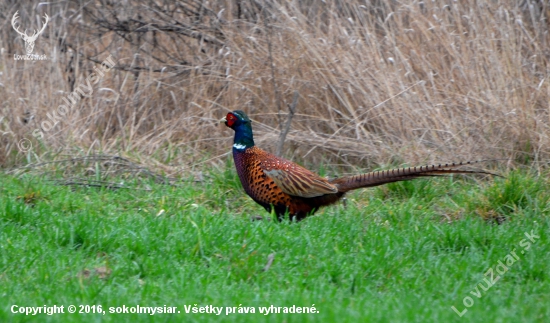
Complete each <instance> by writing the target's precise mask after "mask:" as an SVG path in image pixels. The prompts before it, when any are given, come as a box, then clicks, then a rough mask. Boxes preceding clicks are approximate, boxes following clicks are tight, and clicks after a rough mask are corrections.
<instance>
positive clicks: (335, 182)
mask: <svg viewBox="0 0 550 323" xmlns="http://www.w3.org/2000/svg"><path fill="white" fill-rule="evenodd" d="M220 122H225V125H226V126H228V127H229V128H231V129H233V130H235V139H234V143H233V159H234V161H235V167H236V168H237V173H238V174H239V178H240V180H241V183H242V185H243V188H244V190H245V191H246V194H248V196H250V197H251V198H252V199H253V200H254V201H256V203H258V204H260V205H261V206H263V207H264V208H265V209H266V210H267V211H268V212H271V210H272V208H273V209H274V211H275V214H277V217H278V219H279V220H281V219H282V218H283V216H284V215H285V213H286V212H288V214H289V216H290V218H291V219H295V220H297V221H299V220H302V219H304V218H305V217H306V216H308V215H311V214H313V213H315V211H317V210H318V209H319V207H321V206H325V205H329V204H332V203H335V202H336V201H338V200H339V199H340V198H342V196H344V194H345V193H346V192H348V191H351V190H354V189H358V188H362V187H372V186H378V185H382V184H386V183H391V182H398V181H406V180H411V179H415V178H418V177H424V176H436V175H442V174H451V173H456V174H465V173H480V174H490V173H487V172H483V171H469V170H460V169H457V168H459V167H460V166H464V165H470V164H473V163H475V162H463V163H451V164H444V165H442V164H439V165H428V166H418V167H408V168H396V169H390V170H384V171H376V172H371V173H366V174H360V175H355V176H346V177H340V178H335V179H331V180H328V179H325V178H323V177H320V176H319V175H317V174H315V173H313V172H311V171H309V170H307V169H305V168H304V167H302V166H300V165H298V164H295V163H293V162H291V161H289V160H286V159H284V158H281V157H278V156H275V155H273V154H270V153H268V152H266V151H264V150H262V149H261V148H258V147H256V146H255V145H254V138H253V135H252V126H251V121H250V119H249V118H248V116H247V115H246V114H245V113H244V112H243V111H240V110H236V111H233V112H230V113H228V114H227V116H226V117H225V118H223V119H222V120H220ZM490 175H493V174H490Z"/></svg>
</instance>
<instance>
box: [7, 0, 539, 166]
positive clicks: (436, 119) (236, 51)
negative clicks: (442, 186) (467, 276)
mask: <svg viewBox="0 0 550 323" xmlns="http://www.w3.org/2000/svg"><path fill="white" fill-rule="evenodd" d="M100 2H101V3H100ZM31 3H32V2H31V1H23V2H18V3H17V4H15V5H8V4H3V5H0V6H2V10H1V12H2V13H1V14H0V15H3V16H4V17H3V18H4V19H3V20H4V23H3V24H2V28H1V37H0V41H1V43H0V45H1V47H2V56H1V61H0V64H1V72H2V74H1V75H0V83H1V85H0V95H1V96H2V98H3V100H2V101H3V102H2V106H1V108H0V134H2V136H1V140H0V149H1V150H2V151H3V153H1V154H0V165H4V166H8V165H13V164H20V163H25V162H40V161H44V160H49V159H54V158H58V156H65V155H73V156H74V155H77V156H80V155H88V154H90V153H92V152H93V153H110V154H120V155H124V156H130V157H132V158H134V159H138V160H140V161H141V162H146V163H147V164H154V165H157V166H158V167H161V165H162V167H163V169H164V170H167V172H168V173H178V172H182V171H183V172H185V171H186V170H188V169H189V168H192V167H194V166H199V165H203V164H204V163H223V159H224V156H225V155H227V154H228V152H229V151H230V146H231V137H232V132H231V131H230V130H228V129H225V128H224V127H223V126H220V125H219V124H218V123H217V122H216V121H217V120H218V119H220V118H221V117H222V116H224V115H225V114H226V112H227V111H231V110H235V109H241V110H244V111H246V112H247V113H249V115H250V116H251V118H252V119H253V120H254V122H255V123H254V131H255V134H256V143H257V144H259V145H261V146H262V147H263V148H265V149H267V150H270V151H274V150H275V147H276V145H277V140H278V136H279V132H280V130H281V124H284V122H285V118H286V113H287V105H288V104H290V103H291V102H292V98H293V93H294V91H298V93H299V94H300V98H299V101H298V105H297V111H296V115H295V117H294V119H293V120H292V127H291V131H290V132H289V134H288V136H287V142H286V145H285V152H284V155H285V156H286V157H289V158H293V159H294V160H298V161H302V160H307V161H308V163H311V164H315V165H319V164H321V163H324V164H325V165H330V166H329V167H332V166H336V165H340V166H350V165H353V166H356V167H372V166H374V165H381V164H388V163H392V164H398V163H404V162H406V163H408V164H418V163H425V162H432V161H455V160H468V159H491V158H504V159H507V160H509V161H510V164H511V165H513V164H517V163H529V164H530V163H533V162H534V163H538V164H540V163H542V164H545V163H546V161H547V160H548V159H549V156H550V142H549V135H550V129H549V126H550V106H549V102H550V83H549V82H550V80H548V74H549V73H548V68H549V67H548V66H549V64H548V63H549V57H550V53H549V52H548V45H549V34H548V31H549V24H548V21H547V18H548V14H549V13H550V10H549V7H548V6H547V5H546V4H545V3H546V2H544V1H538V2H537V1H517V2H514V1H473V0H469V1H456V2H455V1H435V2H433V1H424V2H418V1H391V2H390V1H388V2H386V1H371V2H370V3H371V5H366V4H365V2H364V1H361V2H360V1H352V0H340V1H326V2H321V1H268V2H266V3H267V4H264V5H260V4H258V2H246V3H245V2H241V1H230V0H227V1H220V2H216V3H217V4H216V6H215V7H208V5H207V4H206V3H203V4H202V6H201V5H200V4H201V3H200V2H199V1H182V2H176V4H159V3H160V2H154V1H149V0H141V1H133V2H132V4H108V3H107V2H105V1H97V3H89V2H85V3H82V5H83V7H76V5H75V3H76V2H74V3H72V4H65V3H62V4H51V5H42V6H39V7H38V8H37V7H34V6H33V5H31ZM262 3H263V2H262ZM71 6H74V7H71ZM222 9H224V10H223V11H222ZM16 10H19V13H20V16H21V18H20V21H21V24H22V26H25V27H23V28H29V29H30V28H37V27H38V26H40V24H39V21H40V20H39V14H40V15H41V16H43V13H48V15H49V16H50V17H52V19H51V21H50V23H49V26H48V27H47V28H46V31H45V32H44V34H43V35H41V36H39V38H38V40H37V43H36V46H35V53H45V54H46V55H47V56H48V57H49V60H47V61H39V62H32V61H15V60H14V59H13V54H23V53H24V43H23V41H22V40H21V39H20V38H16V33H15V31H13V29H12V28H11V26H10V20H11V17H12V15H13V14H14V13H15V11H16ZM27 26H29V27H27ZM30 26H33V27H30ZM109 54H111V55H113V57H115V59H116V61H117V66H116V69H114V70H112V71H111V72H109V74H107V76H105V77H104V78H102V79H101V80H100V81H99V83H98V84H96V85H95V86H94V93H93V95H92V96H91V98H84V99H82V100H81V101H80V103H79V104H78V107H77V108H75V109H71V111H70V113H69V114H68V116H66V117H65V118H63V119H64V120H63V121H62V122H60V123H59V124H57V126H56V127H55V128H53V129H52V130H51V131H48V132H45V133H44V137H43V138H42V139H36V138H34V137H33V136H32V133H33V131H34V130H35V129H38V128H39V127H40V123H41V122H43V121H44V120H47V116H46V115H47V113H51V112H52V111H55V110H56V109H57V107H58V106H59V105H60V104H62V101H61V99H62V98H63V97H66V96H67V95H68V94H69V93H70V92H71V91H72V90H73V89H74V87H76V86H78V85H79V84H81V83H83V82H84V79H85V78H86V77H87V76H88V75H90V74H91V73H92V72H93V70H92V67H93V66H96V65H97V63H94V60H95V61H96V62H101V61H102V60H103V59H105V58H106V57H107V56H108V55H109ZM24 137H25V138H29V139H31V141H32V144H33V147H34V149H33V150H32V151H31V152H30V153H21V152H20V151H19V150H18V148H17V142H18V141H19V140H21V139H22V138H24ZM347 171H351V169H349V168H347Z"/></svg>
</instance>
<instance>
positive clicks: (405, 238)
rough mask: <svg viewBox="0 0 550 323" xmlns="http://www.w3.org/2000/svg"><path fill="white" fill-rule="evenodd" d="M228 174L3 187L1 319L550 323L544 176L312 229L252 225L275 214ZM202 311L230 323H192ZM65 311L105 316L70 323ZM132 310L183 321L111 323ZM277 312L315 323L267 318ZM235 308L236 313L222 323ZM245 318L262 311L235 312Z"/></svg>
mask: <svg viewBox="0 0 550 323" xmlns="http://www.w3.org/2000/svg"><path fill="white" fill-rule="evenodd" d="M228 169H230V170H228V171H225V172H221V171H212V172H211V173H209V174H207V176H205V178H206V180H204V181H202V182H192V181H189V182H183V183H180V184H179V185H178V186H177V187H175V186H167V185H158V184H154V183H148V182H137V181H136V182H134V183H130V182H127V181H126V182H125V183H124V185H125V186H127V187H128V188H124V189H118V190H109V189H105V188H85V187H76V188H75V187H67V186H55V185H52V183H51V182H50V181H48V180H47V179H38V178H37V177H30V176H29V177H26V176H20V177H13V176H6V175H0V297H1V299H2V306H1V307H0V321H2V322H19V321H25V322H29V321H31V322H54V321H56V322H57V321H61V320H62V321H69V322H100V321H105V322H121V321H132V322H133V321H147V322H148V321H162V322H165V321H166V322H183V321H185V322H210V321H233V322H257V321H266V322H504V321H506V322H544V321H545V320H546V319H547V318H548V317H550V309H549V308H548V304H549V303H550V283H549V278H550V270H549V268H548V254H550V245H549V243H548V242H549V241H548V234H547V232H548V231H549V230H548V229H549V225H550V221H549V220H548V215H549V213H550V210H549V205H550V204H549V201H550V192H548V190H546V187H547V186H548V180H547V178H548V177H547V176H534V175H531V174H529V173H527V172H525V171H522V172H513V173H509V174H506V176H507V177H506V179H501V178H496V179H474V178H471V177H470V178H441V179H435V180H419V181H414V182H406V183H396V184H391V185H386V186H383V187H379V188H375V189H370V190H362V191H358V192H354V193H353V194H349V195H348V199H347V203H346V205H344V204H339V205H336V206H333V207H329V208H325V209H324V210H323V211H322V212H319V213H318V215H316V216H313V217H310V218H308V219H306V220H305V221H303V222H300V223H290V222H288V221H287V222H282V223H278V222H273V221H267V220H266V221H256V222H251V221H250V220H249V218H250V216H253V215H266V214H267V213H265V211H263V209H262V208H260V207H259V206H257V205H255V204H254V202H253V201H252V200H250V199H249V198H248V197H247V196H246V195H245V194H244V193H243V192H242V189H241V187H240V184H239V183H238V179H237V177H236V174H235V172H234V171H233V170H232V168H228ZM264 213H265V214H264ZM497 223H500V225H499V224H497ZM526 234H527V235H528V236H526ZM513 255H515V256H513ZM270 259H272V261H270ZM499 261H500V262H499ZM501 264H502V265H504V266H506V265H507V266H506V268H507V270H504V267H502V265H501ZM499 271H500V273H499ZM491 273H492V274H493V277H491ZM484 279H487V280H485V281H484ZM491 280H492V281H493V283H494V285H492V286H491V287H490V288H489V289H487V290H486V291H485V290H484V289H483V288H482V287H486V286H488V285H487V282H491ZM476 295H477V296H476ZM472 303H473V304H472ZM195 304H196V305H197V306H208V305H213V306H215V307H221V309H220V310H221V314H220V315H219V316H217V315H216V314H192V313H189V314H187V313H186V306H188V308H187V309H188V310H189V309H190V308H189V306H193V305H195ZM464 304H466V305H469V306H470V307H468V308H466V307H465V305H464ZM12 305H17V306H20V307H27V306H44V305H48V306H51V305H59V306H61V305H63V306H64V311H65V313H64V314H55V315H52V316H48V315H45V314H38V315H36V316H25V315H24V314H12V312H11V310H12ZM69 305H75V306H77V308H76V309H77V312H78V311H80V310H81V309H82V310H84V311H86V310H87V311H89V312H93V311H94V310H95V311H97V307H95V308H94V307H91V308H88V309H86V308H85V307H83V308H80V307H79V305H89V306H93V305H101V307H102V308H101V311H105V312H106V313H105V315H103V314H97V313H96V314H93V313H88V314H69V313H67V311H68V306H69ZM124 305H125V306H127V307H135V306H137V305H140V306H142V307H145V306H151V307H152V306H155V307H157V306H160V307H163V308H164V306H165V305H166V306H169V307H177V310H176V314H155V315H148V314H140V315H138V314H116V313H113V314H111V313H109V310H110V307H113V308H116V307H122V306H124ZM271 305H274V306H277V307H279V306H280V307H292V306H293V305H295V306H297V307H304V308H305V307H307V308H309V309H311V307H314V308H315V312H316V313H313V314H289V313H286V314H285V313H283V311H284V309H283V308H281V313H278V314H277V313H271V314H269V315H264V314H261V313H259V311H260V308H261V307H269V306H271ZM239 306H240V307H241V309H239ZM453 306H454V307H455V308H456V311H457V312H460V313H461V314H462V317H460V316H459V314H457V313H455V311H454V310H453V309H452V307H453ZM226 307H235V308H234V309H232V310H234V311H236V312H237V313H233V314H228V315H226V311H227V309H226ZM245 308H247V309H248V310H249V311H251V308H254V311H255V313H254V314H251V313H248V314H243V313H239V312H243V311H244V309H245ZM13 309H15V310H18V308H13ZM465 309H467V311H466V312H464V310H465ZM115 311H116V310H115ZM177 311H179V313H177Z"/></svg>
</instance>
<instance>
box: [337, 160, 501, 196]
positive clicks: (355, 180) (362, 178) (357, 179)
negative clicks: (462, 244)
mask: <svg viewBox="0 0 550 323" xmlns="http://www.w3.org/2000/svg"><path fill="white" fill-rule="evenodd" d="M480 162H482V161H468V162H460V163H450V164H439V165H427V166H416V167H406V168H395V169H389V170H381V171H375V172H370V173H365V174H360V175H354V176H346V177H341V178H336V179H333V180H331V181H330V182H331V184H334V185H335V186H336V187H337V188H338V191H339V192H342V193H345V192H348V191H351V190H354V189H358V188H363V187H373V186H378V185H382V184H387V183H392V182H399V181H408V180H411V179H415V178H419V177H429V176H442V175H448V174H485V175H492V176H500V175H498V174H493V173H489V172H486V171H481V170H462V169H457V168H459V167H464V166H468V165H473V164H477V163H480Z"/></svg>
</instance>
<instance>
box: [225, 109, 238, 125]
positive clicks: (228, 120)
mask: <svg viewBox="0 0 550 323" xmlns="http://www.w3.org/2000/svg"><path fill="white" fill-rule="evenodd" d="M225 120H226V121H225V124H226V125H227V126H228V127H229V128H231V127H233V125H234V124H235V122H236V121H237V117H236V116H235V115H234V114H233V113H231V112H229V113H228V114H227V116H226V117H225Z"/></svg>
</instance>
